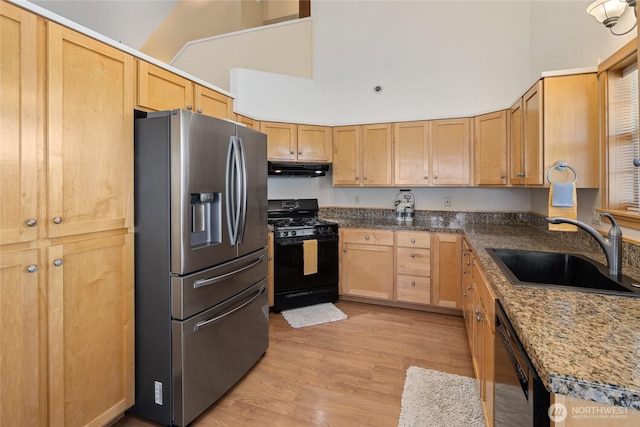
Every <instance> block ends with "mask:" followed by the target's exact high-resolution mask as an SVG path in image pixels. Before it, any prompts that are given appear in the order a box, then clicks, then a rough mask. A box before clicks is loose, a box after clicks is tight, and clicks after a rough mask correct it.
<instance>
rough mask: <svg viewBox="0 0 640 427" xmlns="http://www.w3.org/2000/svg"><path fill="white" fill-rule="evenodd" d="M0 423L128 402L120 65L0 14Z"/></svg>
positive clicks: (129, 284) (70, 420)
mask: <svg viewBox="0 0 640 427" xmlns="http://www.w3.org/2000/svg"><path fill="white" fill-rule="evenodd" d="M0 6H1V9H0V15H1V19H2V20H1V21H0V34H1V36H2V40H1V43H2V45H1V48H2V50H1V54H0V55H1V58H0V64H1V66H2V80H1V83H0V84H1V90H2V96H1V97H0V99H1V100H2V101H1V102H2V114H1V124H0V130H1V131H2V135H3V140H2V144H1V145H0V147H1V148H0V161H1V162H2V168H1V169H0V178H1V181H0V186H1V191H0V197H1V207H0V266H1V270H0V274H1V276H0V278H1V281H0V354H2V355H3V357H2V358H0V381H1V383H0V421H1V422H2V424H3V425H4V424H6V425H24V426H31V425H65V426H81V425H104V424H106V423H108V422H109V421H111V420H112V419H113V418H114V417H116V416H118V415H119V414H121V413H122V412H124V410H126V409H127V408H128V407H130V406H131V405H132V404H133V399H134V394H133V392H134V390H133V367H134V353H133V351H134V350H133V346H134V337H133V212H132V207H133V188H132V182H133V133H132V129H133V108H134V100H133V93H134V90H133V82H134V68H133V58H132V57H131V56H130V55H128V54H126V53H124V52H122V51H119V50H117V49H114V48H111V47H109V46H106V45H104V44H102V43H99V42H96V41H95V40H93V39H91V38H88V37H86V36H84V35H81V34H79V33H76V32H74V31H72V30H69V29H67V28H64V27H61V26H59V25H57V24H55V23H52V22H47V21H45V20H43V19H42V18H38V17H36V16H35V15H33V14H31V13H29V12H26V11H23V10H22V9H20V8H18V7H16V6H14V5H12V4H9V3H7V2H4V1H2V2H0Z"/></svg>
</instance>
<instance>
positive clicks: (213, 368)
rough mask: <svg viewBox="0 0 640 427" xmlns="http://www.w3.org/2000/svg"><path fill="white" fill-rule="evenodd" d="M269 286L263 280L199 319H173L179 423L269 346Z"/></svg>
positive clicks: (210, 401) (176, 420) (223, 389)
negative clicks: (267, 289)
mask: <svg viewBox="0 0 640 427" xmlns="http://www.w3.org/2000/svg"><path fill="white" fill-rule="evenodd" d="M266 288H267V282H266V279H263V280H262V281H260V282H259V283H257V284H256V285H254V286H252V287H250V288H249V289H247V290H246V291H244V292H242V293H240V294H239V295H237V296H235V297H233V298H232V299H230V300H227V301H225V302H224V303H222V304H219V305H218V306H215V307H212V308H211V309H209V310H207V311H205V312H204V313H202V314H200V315H198V316H196V317H194V318H191V319H188V320H185V321H177V320H174V321H173V322H172V334H173V339H172V341H173V343H172V346H173V396H174V401H173V423H174V424H175V425H178V426H184V425H186V424H188V423H190V422H191V421H193V420H194V419H195V418H196V417H197V416H198V415H200V414H201V413H202V412H203V411H204V410H205V409H207V408H208V407H209V406H211V404H213V403H214V402H215V401H216V400H218V399H219V398H220V397H221V396H222V395H223V394H224V393H225V392H226V391H227V390H229V389H230V388H231V387H232V386H233V385H234V384H235V383H236V382H237V381H238V380H239V379H240V378H242V376H243V375H244V374H245V373H247V371H248V370H249V369H250V368H251V367H252V366H253V365H254V364H255V363H256V361H257V360H258V359H260V357H261V356H262V355H263V354H264V352H265V351H266V350H267V347H268V345H269V307H268V301H267V291H266Z"/></svg>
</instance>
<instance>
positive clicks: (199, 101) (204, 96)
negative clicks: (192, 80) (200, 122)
mask: <svg viewBox="0 0 640 427" xmlns="http://www.w3.org/2000/svg"><path fill="white" fill-rule="evenodd" d="M193 86H194V92H193V98H194V102H195V110H196V112H198V113H202V114H204V115H207V116H211V117H217V118H219V119H235V114H234V113H233V99H231V98H230V97H228V96H226V95H224V94H222V93H220V92H216V91H215V90H212V89H209V88H208V87H204V86H201V85H199V84H194V85H193Z"/></svg>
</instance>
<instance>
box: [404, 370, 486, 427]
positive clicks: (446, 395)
mask: <svg viewBox="0 0 640 427" xmlns="http://www.w3.org/2000/svg"><path fill="white" fill-rule="evenodd" d="M398 426H399V427H423V426H424V427H439V426H442V427H484V426H485V421H484V411H483V409H482V402H481V401H480V396H479V395H478V390H477V387H476V380H475V379H474V378H469V377H463V376H460V375H454V374H448V373H446V372H439V371H433V370H431V369H424V368H419V367H417V366H411V367H410V368H409V369H407V378H406V380H405V383H404V391H403V392H402V409H401V411H400V422H399V424H398Z"/></svg>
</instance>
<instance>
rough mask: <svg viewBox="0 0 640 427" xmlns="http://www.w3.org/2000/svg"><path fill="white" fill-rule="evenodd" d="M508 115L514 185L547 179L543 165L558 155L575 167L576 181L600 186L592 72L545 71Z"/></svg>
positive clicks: (595, 86) (541, 182)
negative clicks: (559, 73) (554, 73)
mask: <svg viewBox="0 0 640 427" xmlns="http://www.w3.org/2000/svg"><path fill="white" fill-rule="evenodd" d="M509 115H510V119H511V120H510V137H511V141H510V143H511V173H510V175H511V183H512V184H513V185H545V184H548V182H546V175H545V174H546V171H548V170H549V169H550V168H551V167H553V165H554V164H555V163H556V162H557V161H561V160H562V161H565V162H567V164H568V165H570V166H571V167H573V168H574V169H575V170H576V171H577V173H578V181H577V183H576V185H577V186H578V187H581V188H597V187H598V186H599V166H598V164H599V163H598V155H599V153H598V119H597V118H598V84H597V76H596V74H595V73H587V74H576V75H565V76H553V77H545V78H544V79H542V80H540V81H538V82H537V83H536V84H535V85H534V86H533V87H532V88H531V89H529V91H527V93H525V95H524V96H523V97H522V98H521V99H520V100H518V101H517V102H516V103H515V104H514V105H513V106H512V107H511V109H510V112H509ZM555 178H556V176H554V177H553V179H555ZM570 178H572V177H569V179H570ZM557 179H558V180H566V178H563V177H557Z"/></svg>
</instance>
